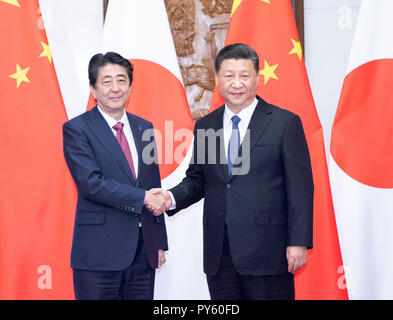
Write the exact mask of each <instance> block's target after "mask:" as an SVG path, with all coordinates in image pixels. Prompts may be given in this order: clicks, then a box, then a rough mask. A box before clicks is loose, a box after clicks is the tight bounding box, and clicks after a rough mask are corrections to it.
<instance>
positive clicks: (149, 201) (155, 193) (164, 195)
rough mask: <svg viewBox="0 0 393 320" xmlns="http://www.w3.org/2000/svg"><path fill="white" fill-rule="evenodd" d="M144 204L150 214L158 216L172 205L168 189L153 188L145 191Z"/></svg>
mask: <svg viewBox="0 0 393 320" xmlns="http://www.w3.org/2000/svg"><path fill="white" fill-rule="evenodd" d="M144 204H145V206H146V208H147V209H148V210H149V211H150V212H151V213H152V214H154V215H155V216H159V215H161V214H163V213H164V212H165V211H168V209H169V208H170V207H171V206H172V198H171V196H170V194H169V192H168V191H166V190H164V189H161V188H153V189H150V190H149V191H146V195H145V201H144Z"/></svg>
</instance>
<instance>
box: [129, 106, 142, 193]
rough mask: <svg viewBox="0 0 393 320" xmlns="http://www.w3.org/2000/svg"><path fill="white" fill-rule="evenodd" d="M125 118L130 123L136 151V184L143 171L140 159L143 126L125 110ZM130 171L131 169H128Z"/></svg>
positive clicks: (140, 179)
mask: <svg viewBox="0 0 393 320" xmlns="http://www.w3.org/2000/svg"><path fill="white" fill-rule="evenodd" d="M127 118H128V122H129V123H130V127H131V131H132V136H133V138H134V142H135V146H136V151H137V154H138V176H137V179H136V184H137V185H138V182H140V181H142V178H141V177H142V175H143V173H144V170H143V164H144V163H143V161H142V151H143V147H144V145H143V141H142V134H143V131H144V128H143V126H142V124H141V123H140V122H139V121H138V120H137V119H136V118H135V117H133V116H132V115H131V114H130V113H128V112H127ZM130 172H131V170H130Z"/></svg>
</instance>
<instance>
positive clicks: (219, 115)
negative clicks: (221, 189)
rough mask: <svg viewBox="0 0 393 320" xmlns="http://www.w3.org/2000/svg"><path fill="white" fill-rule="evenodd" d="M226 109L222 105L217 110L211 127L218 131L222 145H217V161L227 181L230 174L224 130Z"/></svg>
mask: <svg viewBox="0 0 393 320" xmlns="http://www.w3.org/2000/svg"><path fill="white" fill-rule="evenodd" d="M224 110H225V107H224V106H221V107H220V108H219V109H218V110H217V112H216V113H215V114H214V117H213V118H212V123H211V126H210V127H211V128H212V129H213V130H214V131H215V132H216V133H218V137H219V143H220V145H219V146H218V147H216V161H217V165H218V167H219V171H220V172H221V174H222V177H223V179H224V181H227V180H228V178H229V175H228V164H227V155H226V154H225V146H224V143H225V142H224V130H223V121H224Z"/></svg>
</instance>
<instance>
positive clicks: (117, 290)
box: [73, 230, 155, 300]
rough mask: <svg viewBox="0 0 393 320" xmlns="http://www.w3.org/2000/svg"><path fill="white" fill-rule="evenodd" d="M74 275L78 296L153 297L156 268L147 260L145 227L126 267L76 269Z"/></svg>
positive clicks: (109, 297) (98, 298) (87, 297)
mask: <svg viewBox="0 0 393 320" xmlns="http://www.w3.org/2000/svg"><path fill="white" fill-rule="evenodd" d="M73 278H74V291H75V299H77V300H153V293H154V279H155V270H154V269H152V268H151V266H150V264H149V262H148V260H147V256H146V252H145V248H144V245H143V235H142V231H141V230H140V231H139V240H138V248H137V252H136V254H135V257H134V260H133V261H132V263H131V265H130V266H129V267H128V268H127V269H126V270H122V271H91V270H78V269H73Z"/></svg>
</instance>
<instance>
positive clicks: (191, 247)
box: [101, 0, 210, 300]
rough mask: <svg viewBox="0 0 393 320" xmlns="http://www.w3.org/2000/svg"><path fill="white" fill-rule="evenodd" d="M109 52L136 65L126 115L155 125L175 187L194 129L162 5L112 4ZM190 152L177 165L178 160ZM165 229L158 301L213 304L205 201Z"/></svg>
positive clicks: (105, 43) (164, 174)
mask: <svg viewBox="0 0 393 320" xmlns="http://www.w3.org/2000/svg"><path fill="white" fill-rule="evenodd" d="M108 51H115V52H117V53H119V54H121V55H122V56H123V57H126V58H127V59H130V60H131V62H132V64H133V65H134V82H133V84H132V89H131V95H130V101H129V103H128V104H127V110H128V111H130V112H132V113H134V114H136V115H139V116H141V117H143V118H145V119H147V120H149V121H151V122H153V125H154V128H155V130H157V131H156V132H155V138H156V142H157V146H158V154H159V162H160V173H161V179H162V185H163V188H165V189H168V188H170V187H172V186H175V185H176V184H177V183H179V182H180V181H181V179H182V178H183V177H184V176H185V170H186V168H187V167H188V163H189V159H190V155H191V152H190V151H191V148H192V130H193V126H194V125H193V120H192V117H191V112H190V109H189V106H188V103H187V97H186V94H185V90H184V86H183V83H182V78H181V74H180V68H179V65H178V60H177V57H176V52H175V47H174V44H173V39H172V35H171V31H170V26H169V22H168V17H167V12H166V9H165V4H164V1H163V0H143V1H129V0H116V1H110V2H109V5H108V10H107V14H106V20H105V25H104V33H103V40H102V47H101V52H108ZM190 134H191V136H190ZM185 136H187V137H188V138H190V137H191V140H190V139H187V138H185ZM186 147H187V148H188V147H190V148H188V153H187V156H186V158H185V159H184V160H183V161H182V162H181V163H179V161H177V160H178V157H177V156H176V155H178V154H179V152H180V151H182V150H183V151H184V150H185V148H186ZM179 150H180V151H179ZM180 153H181V152H180ZM183 153H184V155H185V152H183ZM166 224H167V231H168V244H169V250H168V251H167V252H166V258H167V262H166V264H165V265H164V266H163V267H162V268H161V269H160V270H158V271H157V273H156V282H155V296H154V297H155V299H163V300H167V299H210V295H209V292H208V289H207V283H206V276H205V274H204V273H203V260H202V255H203V254H202V242H203V240H202V201H201V202H199V203H197V204H195V205H194V206H192V207H190V208H188V209H186V210H183V211H182V212H181V213H179V214H177V215H176V216H175V217H171V218H168V217H167V216H166Z"/></svg>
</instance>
